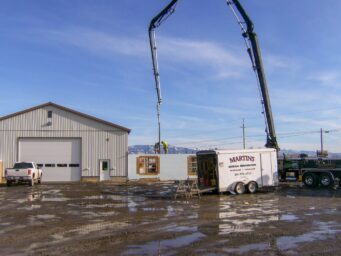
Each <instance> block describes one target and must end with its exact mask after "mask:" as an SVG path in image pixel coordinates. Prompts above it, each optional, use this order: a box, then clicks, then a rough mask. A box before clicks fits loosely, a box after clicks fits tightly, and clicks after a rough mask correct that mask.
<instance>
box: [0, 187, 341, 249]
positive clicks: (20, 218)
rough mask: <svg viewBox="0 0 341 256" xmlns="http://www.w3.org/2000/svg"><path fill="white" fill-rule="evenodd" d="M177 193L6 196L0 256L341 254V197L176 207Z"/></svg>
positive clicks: (82, 190) (301, 194) (0, 211)
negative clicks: (175, 194)
mask: <svg viewBox="0 0 341 256" xmlns="http://www.w3.org/2000/svg"><path fill="white" fill-rule="evenodd" d="M173 189H174V185H172V184H130V185H113V184H100V185H98V184H77V185H75V184H72V185H71V184H70V185H44V184H43V185H40V186H35V187H33V188H32V187H28V186H25V185H23V186H13V187H5V186H2V187H0V202H1V205H0V255H62V254H63V255H80V254H81V255H95V254H96V255H108V254H110V255H222V254H224V255H341V214H340V211H341V189H338V190H333V189H315V190H310V189H307V188H304V187H301V186H299V185H298V184H291V185H287V184H286V185H281V187H279V188H278V189H277V190H276V191H273V192H262V193H257V194H254V195H250V194H245V195H241V196H233V195H225V194H223V195H205V196H203V197H202V198H201V199H197V198H193V199H190V200H186V199H183V198H180V199H176V200H175V199H173V196H172V195H173V194H172V190H173Z"/></svg>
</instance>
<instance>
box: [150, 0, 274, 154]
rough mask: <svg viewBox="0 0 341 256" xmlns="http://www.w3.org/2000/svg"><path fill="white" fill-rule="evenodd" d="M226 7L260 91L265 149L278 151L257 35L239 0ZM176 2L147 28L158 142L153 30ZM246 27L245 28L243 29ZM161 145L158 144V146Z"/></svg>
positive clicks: (156, 71)
mask: <svg viewBox="0 0 341 256" xmlns="http://www.w3.org/2000/svg"><path fill="white" fill-rule="evenodd" d="M225 1H226V3H227V5H228V6H229V7H230V8H231V10H232V12H233V14H234V16H235V17H236V19H237V21H238V23H239V25H240V26H241V29H242V32H243V33H242V35H243V37H244V39H245V43H246V47H247V52H248V54H249V56H250V59H251V62H252V67H253V70H254V71H255V74H256V77H257V83H258V87H259V91H260V97H261V103H262V108H263V112H262V113H263V114H264V119H265V127H266V128H265V132H266V144H265V147H267V148H275V149H276V150H277V151H279V146H278V143H277V138H276V132H275V125H274V121H273V117H272V110H271V104H270V98H269V92H268V88H267V83H266V79H265V73H264V68H263V62H262V58H261V52H260V49H259V45H258V39H257V35H256V33H255V32H254V25H253V22H252V21H251V19H250V17H249V16H248V14H247V13H246V11H245V10H244V8H243V7H242V5H241V4H240V2H239V0H225ZM177 2H178V0H172V1H171V2H170V3H169V4H168V5H167V6H166V7H165V8H164V9H163V10H162V11H161V12H160V13H159V14H158V15H157V16H155V17H154V18H153V19H152V21H151V23H150V26H149V38H150V47H151V51H152V59H153V67H154V76H155V82H156V89H157V93H158V121H159V141H160V119H159V118H160V113H159V110H160V109H159V108H160V104H161V92H160V74H159V72H158V65H157V49H156V42H155V28H156V27H158V26H160V25H161V23H162V22H163V21H164V20H165V19H166V18H168V17H169V16H170V15H171V14H172V13H173V12H174V10H175V6H176V4H177ZM245 25H246V27H245ZM160 145H161V144H160V143H159V146H160Z"/></svg>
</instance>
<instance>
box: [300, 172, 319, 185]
mask: <svg viewBox="0 0 341 256" xmlns="http://www.w3.org/2000/svg"><path fill="white" fill-rule="evenodd" d="M302 180H303V183H304V185H306V186H307V187H310V188H314V187H316V186H317V184H318V176H317V175H316V174H315V173H311V172H307V173H305V174H303V178H302Z"/></svg>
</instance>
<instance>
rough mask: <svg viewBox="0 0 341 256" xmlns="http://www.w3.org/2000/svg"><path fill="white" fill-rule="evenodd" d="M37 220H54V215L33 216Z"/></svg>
mask: <svg viewBox="0 0 341 256" xmlns="http://www.w3.org/2000/svg"><path fill="white" fill-rule="evenodd" d="M34 217H35V218H37V219H42V220H50V219H54V218H56V215H52V214H39V215H35V216H34Z"/></svg>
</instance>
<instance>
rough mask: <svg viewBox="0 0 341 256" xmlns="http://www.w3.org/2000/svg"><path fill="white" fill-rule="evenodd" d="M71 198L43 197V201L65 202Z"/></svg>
mask: <svg viewBox="0 0 341 256" xmlns="http://www.w3.org/2000/svg"><path fill="white" fill-rule="evenodd" d="M68 200H70V199H69V198H66V197H43V198H42V199H41V201H43V202H65V201H68Z"/></svg>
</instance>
